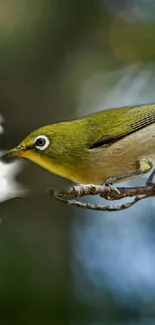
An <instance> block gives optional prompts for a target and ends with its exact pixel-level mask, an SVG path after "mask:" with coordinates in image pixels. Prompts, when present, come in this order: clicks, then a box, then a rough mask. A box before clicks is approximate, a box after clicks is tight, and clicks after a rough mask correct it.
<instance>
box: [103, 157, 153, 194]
mask: <svg viewBox="0 0 155 325" xmlns="http://www.w3.org/2000/svg"><path fill="white" fill-rule="evenodd" d="M152 168H153V163H152V161H151V159H149V158H141V159H139V160H138V161H137V170H135V171H133V172H131V173H128V174H124V175H121V176H114V177H111V178H108V179H106V180H105V181H104V182H103V183H102V184H101V185H103V186H105V192H107V193H108V191H109V192H110V191H115V192H117V193H118V192H119V190H118V189H117V188H115V187H114V186H112V184H113V183H117V182H121V181H125V180H128V179H130V178H133V177H136V176H140V175H143V174H146V173H148V172H149V171H150V170H151V169H152ZM154 173H155V171H153V172H152V174H151V176H152V177H153V176H154ZM151 176H150V177H149V179H148V181H149V180H152V177H151ZM148 181H147V185H149V184H148Z"/></svg>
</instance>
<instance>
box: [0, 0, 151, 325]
mask: <svg viewBox="0 0 155 325" xmlns="http://www.w3.org/2000/svg"><path fill="white" fill-rule="evenodd" d="M154 89H155V2H154V0H132V1H129V0H89V1H86V0H83V1H82V0H74V1H69V0H57V1H54V0H46V1H45V0H1V1H0V113H1V114H2V115H3V117H4V118H5V124H4V130H5V132H4V134H3V135H1V146H0V148H1V149H3V150H6V149H9V148H11V147H13V146H15V145H16V144H18V143H19V142H20V141H21V140H22V139H23V138H24V137H25V136H26V135H27V134H28V133H29V132H31V131H32V130H34V129H35V128H37V127H39V126H41V125H44V124H49V123H53V122H57V121H62V120H68V119H73V118H77V117H80V116H83V115H86V114H89V113H92V112H96V111H99V110H102V109H105V108H111V107H120V106H126V105H132V104H133V105H134V104H143V103H151V102H155V90H154ZM103 128H104V126H103ZM133 150H134V147H133ZM145 180H146V178H139V179H137V180H134V182H132V184H136V185H137V184H138V185H139V184H144V182H145ZM18 181H19V182H20V183H21V184H23V186H24V187H25V188H30V189H32V190H33V191H34V193H35V192H36V193H37V191H38V192H41V191H42V192H43V193H44V189H46V188H47V187H49V186H52V187H54V188H58V189H60V188H64V187H65V186H68V185H71V183H70V182H68V181H67V180H63V179H61V178H60V177H57V176H54V175H52V174H49V172H47V171H45V170H43V169H41V168H40V167H38V166H36V165H34V164H33V163H31V162H28V161H27V162H25V164H24V167H23V171H22V172H20V175H19V177H18ZM88 200H89V201H90V200H92V198H88ZM93 202H94V203H100V204H106V203H107V202H106V201H104V200H101V199H99V198H98V197H97V198H94V199H93ZM108 204H109V202H108ZM154 209H155V202H154V199H153V198H152V199H150V198H149V199H147V200H144V201H142V202H139V203H137V205H135V206H134V207H132V208H130V209H129V210H125V211H122V212H116V213H108V212H107V213H106V212H95V211H93V212H92V211H87V210H80V209H79V208H73V207H71V206H67V205H65V206H64V205H63V204H61V203H59V202H57V201H55V200H54V199H52V198H50V197H49V195H48V194H43V195H41V196H40V195H38V197H37V195H36V196H35V197H31V198H25V199H23V200H19V199H14V200H10V201H6V202H3V203H1V205H0V218H1V225H0V319H1V322H2V323H11V324H13V323H15V324H18V323H19V324H48V323H49V324H55V325H56V324H65V323H66V324H68V323H69V324H73V325H79V324H81V325H83V324H84V325H87V324H88V325H100V324H116V325H117V324H119V325H126V324H127V325H135V324H141V325H144V324H148V325H152V324H154V323H155V253H154V252H155V219H154Z"/></svg>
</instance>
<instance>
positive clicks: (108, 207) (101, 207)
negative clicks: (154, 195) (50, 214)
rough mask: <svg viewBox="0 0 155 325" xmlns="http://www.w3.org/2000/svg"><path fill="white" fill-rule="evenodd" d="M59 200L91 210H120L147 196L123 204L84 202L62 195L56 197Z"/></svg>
mask: <svg viewBox="0 0 155 325" xmlns="http://www.w3.org/2000/svg"><path fill="white" fill-rule="evenodd" d="M55 198H56V199H57V200H59V201H61V202H63V203H66V204H69V205H74V206H76V207H80V208H84V209H89V210H98V211H109V212H110V211H120V210H125V209H128V208H130V207H131V206H132V205H134V204H136V203H137V202H138V201H140V200H142V199H145V198H146V196H143V197H136V198H135V199H134V200H133V201H131V202H127V203H124V204H122V205H99V204H92V203H83V202H80V201H76V200H64V199H62V198H60V197H55Z"/></svg>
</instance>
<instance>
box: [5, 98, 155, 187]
mask: <svg viewBox="0 0 155 325" xmlns="http://www.w3.org/2000/svg"><path fill="white" fill-rule="evenodd" d="M7 156H17V157H24V158H27V159H29V160H31V161H33V162H35V163H36V164H38V165H40V166H41V167H43V168H46V169H48V170H49V171H50V172H52V173H55V174H57V175H60V176H62V177H65V178H67V179H70V180H72V181H74V182H76V183H79V184H102V183H104V182H105V181H107V180H108V179H109V178H110V179H112V180H113V181H114V182H117V181H121V180H126V179H129V178H132V177H136V176H137V175H140V174H144V173H146V172H148V171H149V170H150V169H151V168H152V167H153V165H154V163H155V104H152V105H151V104H149V105H141V106H132V107H124V108H119V109H109V110H104V111H102V112H98V113H95V114H92V115H89V116H86V117H83V118H80V119H76V120H73V121H67V122H59V123H56V124H51V125H47V126H42V127H41V128H38V129H37V130H35V131H33V132H32V133H31V134H29V135H28V136H27V137H26V138H25V139H24V140H23V141H22V142H21V143H20V144H19V145H18V146H17V147H15V148H13V149H12V150H10V151H9V152H8V153H7Z"/></svg>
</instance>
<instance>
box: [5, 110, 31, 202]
mask: <svg viewBox="0 0 155 325" xmlns="http://www.w3.org/2000/svg"><path fill="white" fill-rule="evenodd" d="M3 122H4V120H3V118H2V116H1V115H0V133H3V131H4V129H3V126H2V123H3ZM3 154H4V153H3V152H2V151H0V157H1V156H2V155H3ZM21 169H22V163H21V162H20V161H14V162H12V163H9V164H5V163H4V162H2V161H0V202H3V201H6V200H8V199H10V198H13V197H18V196H22V195H23V194H24V193H25V190H23V189H22V187H21V186H20V184H19V183H18V182H17V181H16V180H15V177H16V175H17V174H18V173H19V172H20V171H21Z"/></svg>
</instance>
